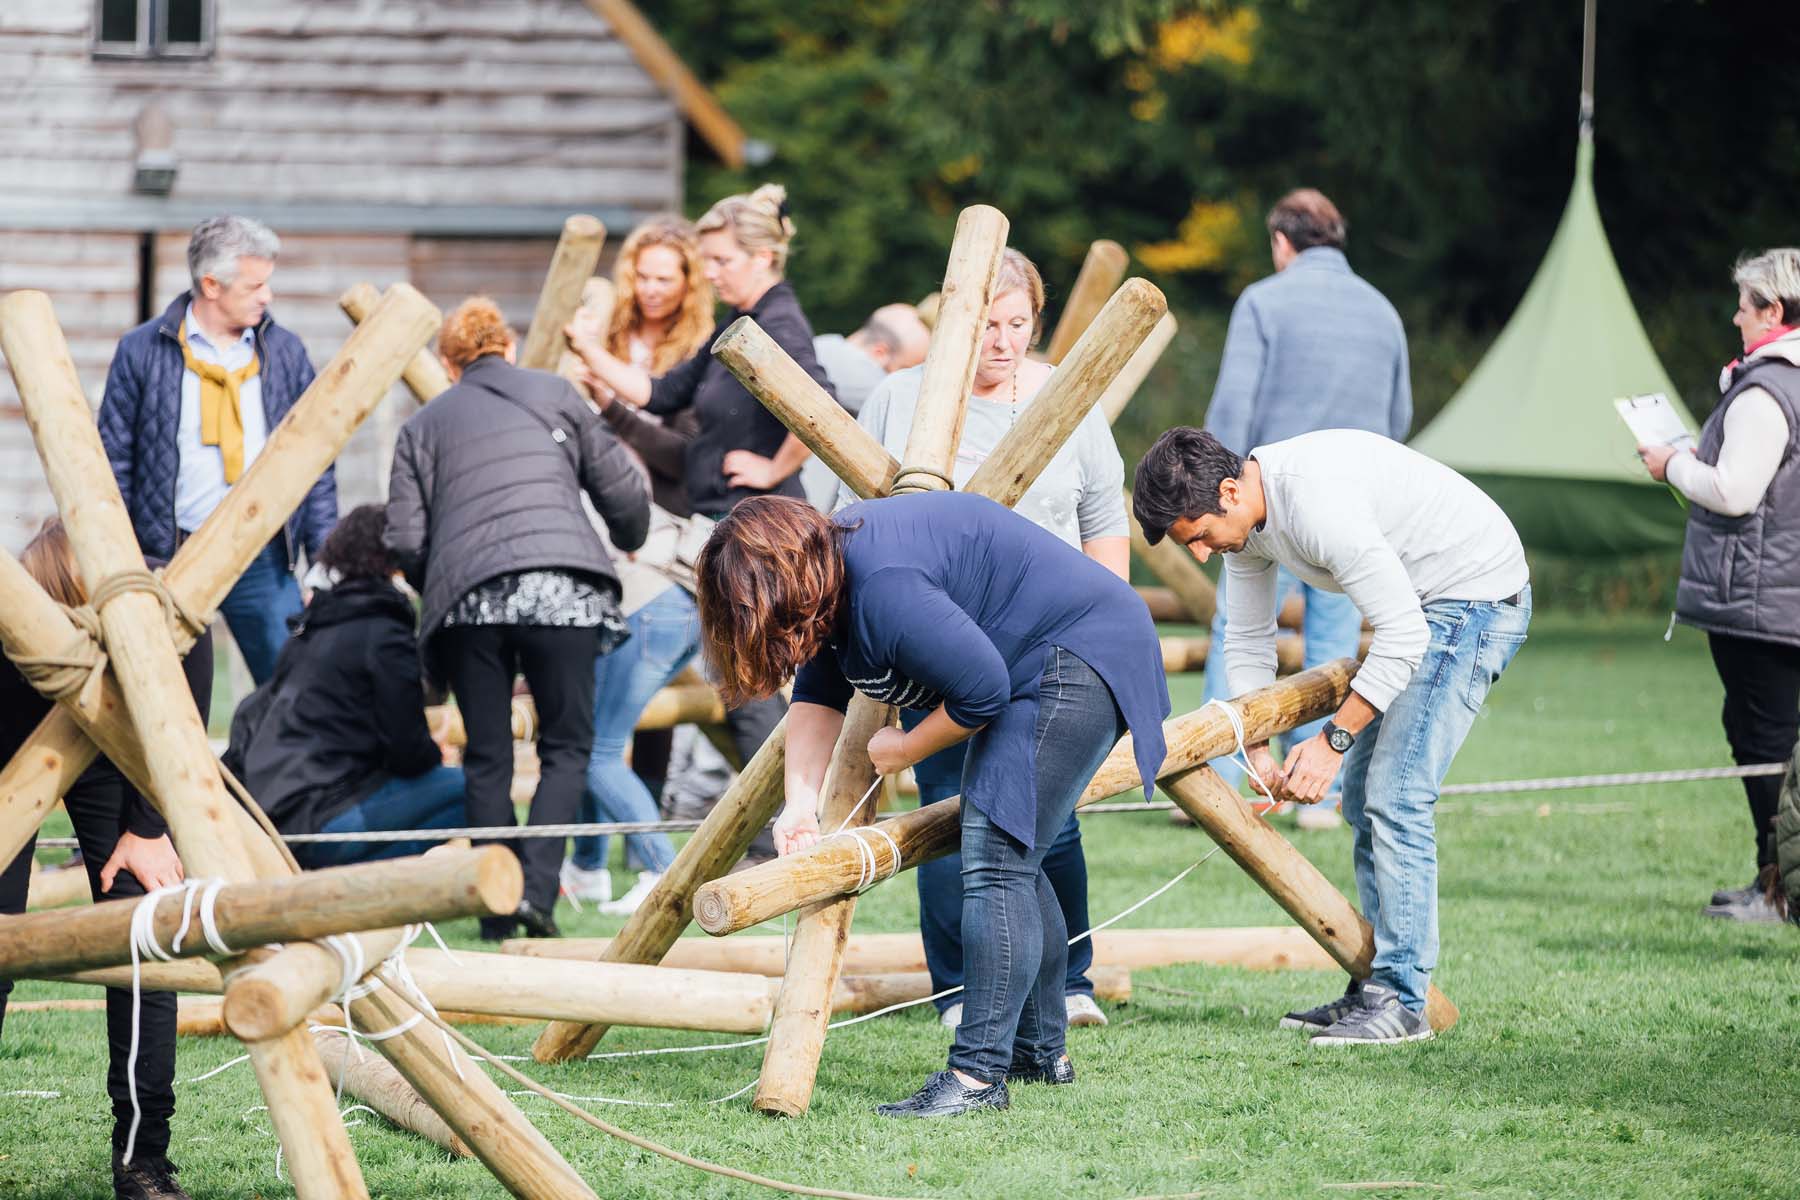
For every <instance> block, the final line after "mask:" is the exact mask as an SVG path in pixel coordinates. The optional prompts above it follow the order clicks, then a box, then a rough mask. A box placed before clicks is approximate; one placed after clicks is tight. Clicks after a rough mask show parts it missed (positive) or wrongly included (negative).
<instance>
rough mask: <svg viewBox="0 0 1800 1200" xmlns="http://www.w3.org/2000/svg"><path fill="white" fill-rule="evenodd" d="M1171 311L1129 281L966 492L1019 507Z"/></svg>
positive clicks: (1145, 287) (1153, 292)
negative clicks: (1145, 341)
mask: <svg viewBox="0 0 1800 1200" xmlns="http://www.w3.org/2000/svg"><path fill="white" fill-rule="evenodd" d="M1168 307H1169V304H1168V301H1167V300H1165V299H1164V298H1163V294H1162V293H1161V292H1160V291H1158V290H1157V289H1156V288H1155V287H1154V286H1153V285H1151V284H1150V283H1148V282H1146V281H1144V280H1142V279H1132V280H1127V281H1126V283H1125V286H1123V287H1121V288H1120V289H1119V290H1118V291H1117V292H1116V293H1114V295H1113V297H1112V299H1110V300H1108V301H1107V302H1106V307H1105V308H1103V309H1101V310H1100V314H1099V316H1097V317H1095V318H1093V323H1092V325H1091V327H1090V328H1088V330H1087V332H1085V333H1083V334H1082V335H1081V340H1080V341H1078V342H1076V343H1075V344H1074V346H1073V348H1071V349H1070V351H1069V354H1068V358H1067V359H1066V360H1065V361H1064V362H1063V365H1062V366H1061V367H1060V368H1058V369H1057V372H1056V374H1054V375H1052V376H1051V377H1050V382H1049V383H1046V384H1045V385H1044V386H1043V389H1042V390H1041V391H1039V392H1038V394H1037V395H1036V396H1035V397H1034V398H1033V399H1032V401H1031V403H1030V404H1028V405H1027V406H1026V408H1025V411H1024V412H1023V413H1021V414H1019V418H1018V420H1016V421H1015V422H1014V424H1013V426H1012V428H1011V429H1009V430H1007V432H1006V435H1005V436H1004V437H1002V438H1001V439H1000V444H999V445H997V446H995V447H994V449H993V452H992V453H991V454H989V455H988V456H987V458H986V459H985V460H984V461H983V462H982V464H981V465H980V466H979V467H977V468H975V473H974V475H972V476H970V478H969V482H968V485H967V487H966V488H965V490H966V491H970V492H975V493H977V494H979V495H983V496H987V497H989V498H990V499H993V500H997V501H999V502H1000V503H1001V504H1004V505H1006V506H1007V507H1008V508H1011V507H1012V506H1013V505H1015V504H1017V503H1018V502H1019V498H1020V497H1021V496H1023V495H1024V494H1025V492H1026V489H1028V488H1029V487H1030V486H1031V485H1032V483H1034V482H1035V481H1036V480H1037V477H1038V475H1039V473H1040V472H1042V471H1043V469H1044V467H1045V466H1047V465H1048V464H1049V462H1050V460H1051V459H1052V458H1055V457H1056V455H1057V453H1058V452H1059V451H1060V450H1061V449H1062V448H1063V444H1064V443H1065V442H1067V441H1068V440H1069V438H1070V437H1071V436H1072V435H1073V434H1074V433H1075V430H1076V429H1077V428H1079V427H1080V425H1081V423H1082V421H1084V420H1086V419H1087V415H1088V413H1089V412H1090V411H1091V410H1092V409H1093V407H1094V404H1095V402H1096V401H1098V400H1099V399H1100V396H1101V394H1102V393H1104V392H1105V391H1106V388H1107V385H1108V384H1110V383H1111V382H1112V381H1113V380H1114V379H1115V378H1116V377H1117V376H1118V374H1119V372H1120V371H1122V370H1124V368H1125V365H1126V363H1127V362H1128V361H1129V360H1130V358H1131V355H1132V353H1133V352H1134V351H1136V350H1137V348H1138V347H1139V346H1140V345H1142V344H1143V341H1144V339H1145V338H1147V337H1149V336H1150V331H1151V330H1153V329H1155V328H1156V323H1157V322H1158V321H1159V320H1161V319H1162V317H1163V314H1164V313H1166V312H1167V311H1168Z"/></svg>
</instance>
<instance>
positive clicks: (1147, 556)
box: [1125, 491, 1219, 625]
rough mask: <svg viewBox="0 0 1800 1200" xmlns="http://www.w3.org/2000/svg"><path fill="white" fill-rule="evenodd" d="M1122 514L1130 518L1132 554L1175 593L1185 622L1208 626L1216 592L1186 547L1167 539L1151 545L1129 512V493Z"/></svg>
mask: <svg viewBox="0 0 1800 1200" xmlns="http://www.w3.org/2000/svg"><path fill="white" fill-rule="evenodd" d="M1125 512H1126V514H1127V515H1128V516H1129V517H1130V518H1131V552H1132V553H1133V554H1135V555H1137V557H1138V561H1139V562H1141V563H1143V564H1144V565H1145V566H1146V567H1148V568H1149V569H1150V573H1151V574H1152V575H1154V576H1156V577H1157V578H1158V579H1160V580H1161V581H1162V583H1163V585H1164V586H1165V587H1167V588H1168V589H1169V590H1170V591H1172V592H1174V593H1175V595H1176V597H1177V598H1178V599H1180V601H1181V607H1182V608H1184V609H1186V610H1187V614H1188V619H1189V620H1191V621H1193V622H1194V623H1195V624H1197V625H1211V624H1212V619H1213V612H1214V610H1215V609H1217V607H1218V604H1219V593H1218V589H1217V588H1215V587H1213V582H1212V580H1210V579H1208V578H1207V577H1206V573H1205V572H1204V571H1202V570H1201V569H1200V564H1199V563H1197V562H1195V561H1194V556H1193V555H1192V554H1190V553H1189V552H1188V550H1187V547H1185V546H1177V545H1176V544H1175V542H1174V541H1173V540H1172V539H1170V538H1166V537H1165V538H1164V539H1163V540H1162V541H1160V542H1158V543H1156V545H1154V546H1152V545H1151V544H1150V541H1149V539H1148V538H1146V537H1145V536H1144V530H1143V527H1142V526H1141V525H1139V524H1138V519H1137V514H1136V513H1134V512H1132V510H1131V493H1130V492H1129V491H1128V492H1126V493H1125Z"/></svg>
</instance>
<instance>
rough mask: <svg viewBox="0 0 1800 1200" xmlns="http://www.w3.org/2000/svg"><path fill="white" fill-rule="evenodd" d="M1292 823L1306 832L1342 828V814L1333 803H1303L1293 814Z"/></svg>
mask: <svg viewBox="0 0 1800 1200" xmlns="http://www.w3.org/2000/svg"><path fill="white" fill-rule="evenodd" d="M1294 824H1295V825H1296V826H1297V827H1299V828H1300V829H1301V830H1302V831H1303V832H1306V833H1312V832H1315V831H1317V830H1320V829H1342V828H1343V827H1344V814H1343V813H1341V812H1339V811H1338V810H1337V806H1336V805H1334V804H1303V805H1301V806H1300V811H1299V812H1297V813H1295V814H1294Z"/></svg>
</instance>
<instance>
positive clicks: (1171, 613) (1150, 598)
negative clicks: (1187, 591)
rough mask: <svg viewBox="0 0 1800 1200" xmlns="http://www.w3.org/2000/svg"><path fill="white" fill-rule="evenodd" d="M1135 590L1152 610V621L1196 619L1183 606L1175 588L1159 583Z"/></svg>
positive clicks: (1187, 620)
mask: <svg viewBox="0 0 1800 1200" xmlns="http://www.w3.org/2000/svg"><path fill="white" fill-rule="evenodd" d="M1135 590H1136V591H1137V594H1138V599H1140V600H1142V601H1143V602H1144V607H1145V608H1147V609H1149V610H1150V619H1151V620H1152V621H1157V622H1164V621H1181V622H1189V621H1192V620H1193V619H1194V618H1193V617H1192V616H1191V615H1190V614H1189V613H1188V610H1187V609H1185V608H1183V607H1181V600H1180V598H1179V597H1177V596H1176V595H1175V592H1174V590H1173V589H1171V588H1166V587H1163V586H1161V585H1160V584H1159V585H1157V586H1155V587H1140V588H1137V589H1135Z"/></svg>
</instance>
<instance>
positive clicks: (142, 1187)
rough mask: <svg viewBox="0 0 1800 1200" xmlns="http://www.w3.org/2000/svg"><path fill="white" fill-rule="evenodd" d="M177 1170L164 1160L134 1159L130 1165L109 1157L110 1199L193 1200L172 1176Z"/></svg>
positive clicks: (115, 1157) (177, 1168)
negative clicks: (110, 1165)
mask: <svg viewBox="0 0 1800 1200" xmlns="http://www.w3.org/2000/svg"><path fill="white" fill-rule="evenodd" d="M180 1170H181V1168H180V1167H177V1166H176V1165H175V1164H174V1163H172V1162H170V1161H169V1160H168V1159H166V1158H142V1157H139V1158H134V1159H132V1161H131V1165H130V1166H126V1165H125V1164H123V1163H121V1162H120V1161H119V1159H118V1156H117V1155H114V1157H113V1196H114V1200H193V1198H192V1197H191V1196H189V1195H188V1194H187V1193H186V1192H184V1191H182V1190H181V1185H180V1184H179V1183H176V1182H175V1176H176V1175H177V1174H178V1173H179V1172H180Z"/></svg>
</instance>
